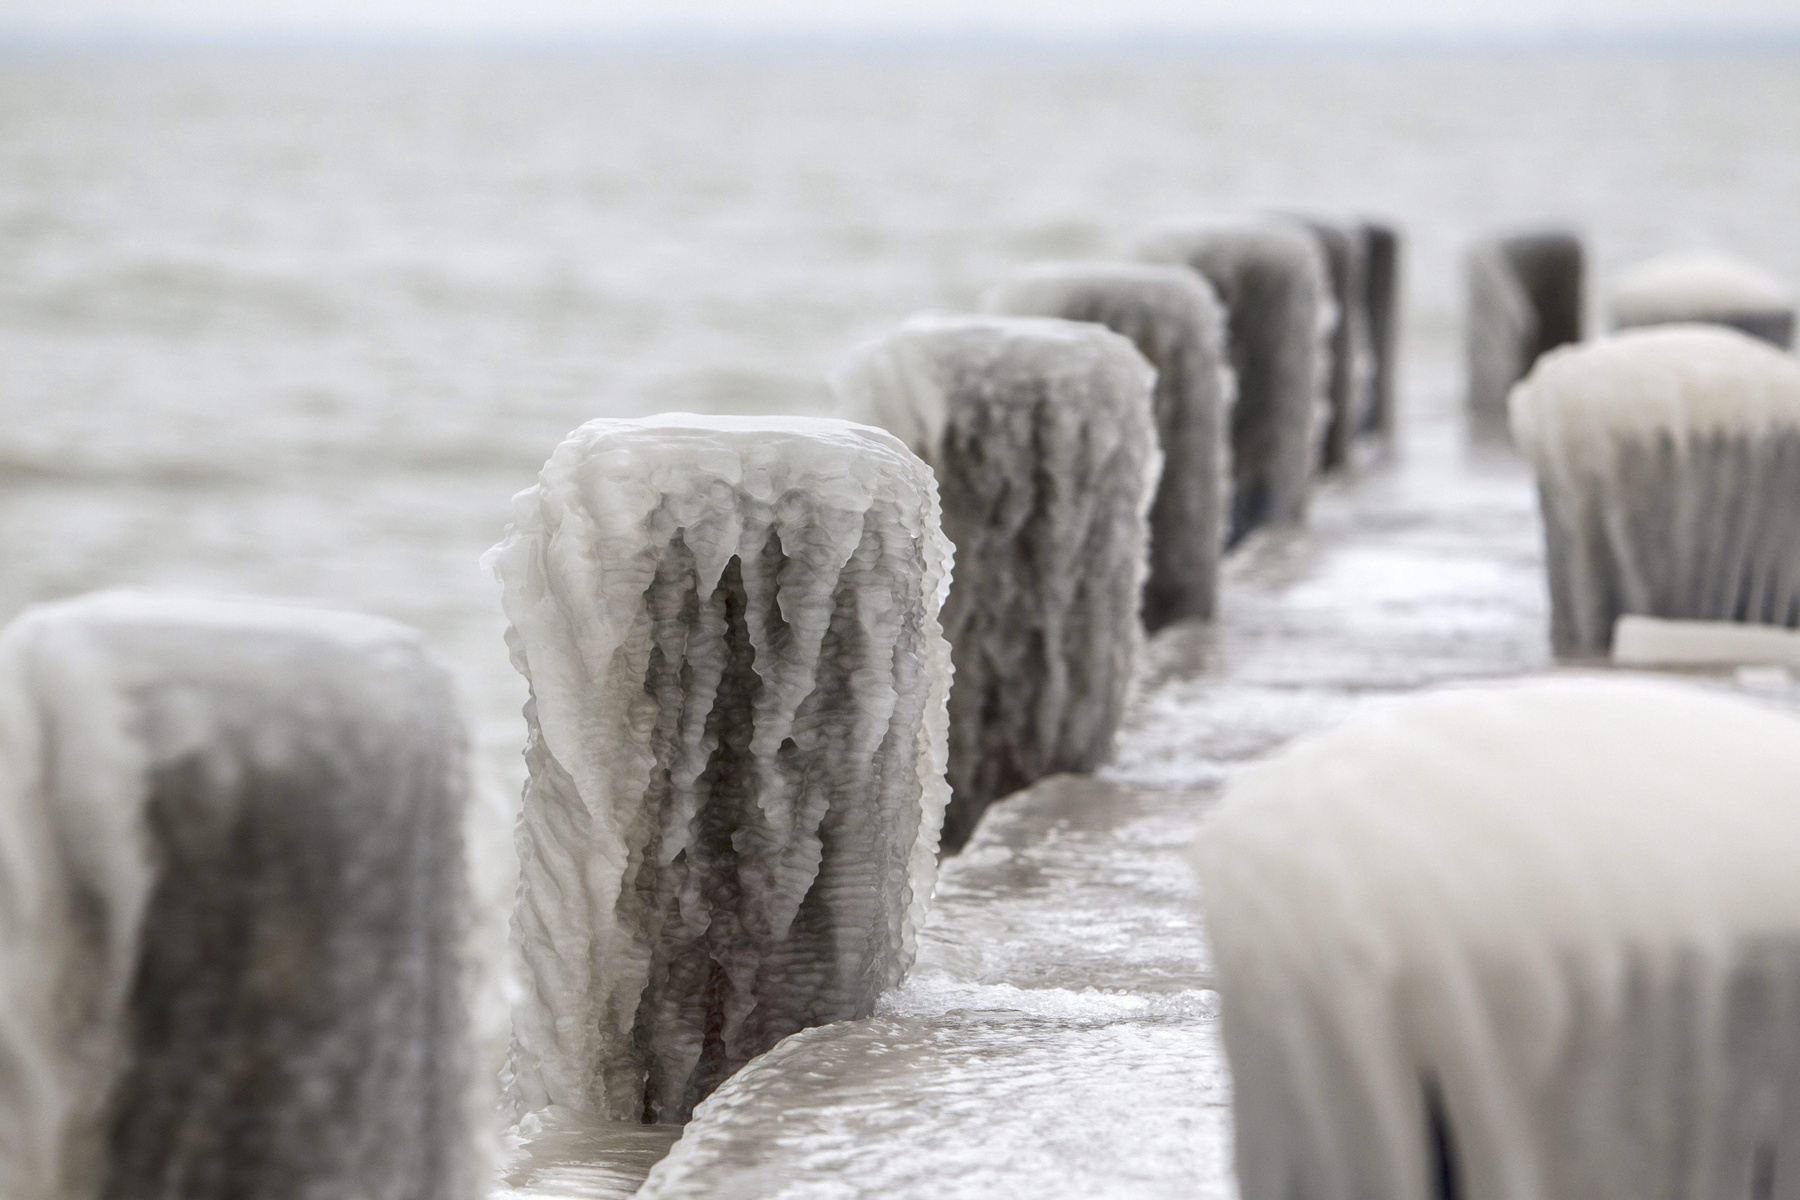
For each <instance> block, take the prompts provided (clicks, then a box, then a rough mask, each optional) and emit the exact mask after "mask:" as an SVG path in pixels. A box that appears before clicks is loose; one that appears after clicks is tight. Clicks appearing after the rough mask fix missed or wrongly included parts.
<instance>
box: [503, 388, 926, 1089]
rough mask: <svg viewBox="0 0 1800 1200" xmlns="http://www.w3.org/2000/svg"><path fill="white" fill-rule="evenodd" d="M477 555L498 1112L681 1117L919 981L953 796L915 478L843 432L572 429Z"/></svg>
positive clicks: (865, 432) (893, 450)
mask: <svg viewBox="0 0 1800 1200" xmlns="http://www.w3.org/2000/svg"><path fill="white" fill-rule="evenodd" d="M489 562H490V564H491V566H492V568H493V569H494V570H495V571H496V573H497V574H498V575H499V577H500V580H501V582H502V584H503V585H504V602H505V606H506V614H507V616H508V618H509V619H510V620H511V622H512V627H511V630H510V631H509V633H508V644H509V645H510V646H511V648H512V653H513V661H514V663H515V665H517V667H518V668H519V670H520V671H521V672H522V673H524V674H525V676H526V677H527V678H528V679H529V680H530V682H531V697H532V698H531V702H530V704H529V705H528V706H527V708H526V710H525V711H526V718H527V722H528V725H529V727H530V741H529V743H528V746H527V749H526V761H527V764H528V765H529V767H530V781H529V783H528V784H527V786H526V790H525V806H524V815H523V817H522V819H521V824H520V827H519V835H518V841H519V849H520V858H521V862H520V869H521V872H522V875H521V880H520V885H519V900H518V907H517V911H516V915H515V917H514V936H515V939H516V942H517V946H518V953H519V955H520V958H521V961H522V965H523V971H524V975H525V978H524V985H525V986H524V998H523V999H522V1001H521V1002H520V1004H519V1006H518V1008H517V1010H516V1012H515V1016H514V1043H513V1066H512V1070H513V1095H512V1103H513V1107H514V1109H515V1111H516V1112H517V1113H518V1114H519V1115H520V1116H523V1115H526V1114H528V1113H531V1112H534V1111H536V1110H539V1109H542V1108H545V1107H546V1106H549V1105H558V1106H561V1107H563V1108H566V1109H571V1110H574V1111H576V1112H580V1113H588V1114H593V1115H596V1116H600V1117H605V1118H611V1119H614V1120H626V1121H639V1120H642V1121H655V1122H669V1123H674V1122H681V1121H685V1120H687V1118H688V1117H689V1115H690V1114H691V1113H692V1111H693V1108H694V1105H695V1104H697V1103H698V1102H699V1101H700V1100H702V1099H703V1098H705V1096H706V1095H707V1094H708V1093H709V1092H711V1091H712V1089H713V1088H714V1087H716V1086H717V1085H718V1084H719V1083H720V1082H722V1081H723V1080H724V1079H725V1078H726V1077H727V1076H729V1075H730V1074H731V1073H732V1072H733V1071H735V1070H736V1069H737V1068H739V1067H740V1066H742V1065H743V1064H744V1063H745V1062H747V1061H749V1060H750V1059H751V1058H752V1057H754V1056H755V1055H757V1054H760V1053H762V1052H763V1051H765V1050H767V1049H769V1048H770V1047H771V1046H773V1045H774V1044H775V1043H776V1042H778V1041H780V1040H781V1039H782V1038H784V1037H786V1036H787V1035H788V1034H790V1033H794V1032H796V1031H798V1030H800V1029H804V1028H807V1027H809V1026H812V1025H819V1024H823V1023H825V1022H829V1021H837V1020H845V1019H851V1018H858V1017H866V1016H868V1015H869V1014H870V1013H871V1012H872V1011H873V1009H874V1005H875V999H876V997H877V996H878V995H879V994H880V993H881V991H882V990H883V989H885V988H887V987H888V986H890V985H892V984H894V983H896V982H898V981H899V979H900V978H901V976H902V975H903V974H904V973H905V971H906V970H907V968H908V967H909V966H911V964H912V958H913V953H914V944H915V937H916V934H917V932H918V928H919V924H920V922H921V920H922V919H923V916H924V913H925V909H926V906H927V904H928V903H929V902H930V899H931V888H932V881H933V879H934V878H935V874H936V860H937V834H938V825H939V822H940V820H941V819H942V816H943V810H944V803H945V800H946V799H947V797H948V788H947V787H946V785H945V783H944V753H945V750H944V739H945V720H946V718H945V709H944V704H945V694H946V692H947V690H948V687H949V682H950V680H949V665H950V652H949V647H948V646H947V645H946V644H945V642H944V638H943V635H942V633H941V632H940V630H939V626H938V608H939V605H940V604H941V603H942V601H943V597H944V592H945V589H946V587H947V586H948V583H949V577H948V572H949V566H950V548H949V545H948V543H947V542H946V541H945V539H944V535H943V533H942V532H941V530H940V529H939V526H938V501H937V489H936V486H935V484H934V483H933V481H932V477H931V472H930V470H929V469H928V468H927V467H926V466H925V464H924V463H922V462H920V461H919V460H918V459H917V458H916V457H914V456H913V455H912V454H911V453H910V452H909V451H908V450H907V449H906V447H905V446H903V445H901V444H900V442H899V441H897V440H896V439H894V438H893V437H891V436H890V435H888V434H886V433H884V432H882V431H880V430H878V429H870V428H867V427H864V426H859V425H852V424H850V423H848V422H845V421H832V420H805V419H797V418H779V417H743V418H725V417H695V416H688V415H685V414H672V415H665V416H660V417H646V418H644V419H642V420H629V421H628V420H614V421H593V422H590V423H589V424H587V425H584V426H582V427H581V428H580V429H578V430H576V431H575V432H574V433H573V434H571V435H570V436H569V437H568V439H567V440H566V441H564V442H563V443H562V445H560V446H559V447H557V449H556V452H555V453H554V454H553V455H551V457H550V461H549V462H548V463H546V464H545V466H544V470H543V474H542V475H541V476H540V478H539V481H538V484H537V486H536V487H534V488H532V489H530V490H528V491H526V492H523V493H521V494H520V496H519V497H518V499H517V500H516V502H515V514H514V523H513V525H512V527H511V529H510V530H509V531H508V533H507V536H506V540H505V541H503V542H502V543H501V544H500V545H499V546H497V547H496V548H495V549H494V550H493V551H492V552H491V554H490V557H489Z"/></svg>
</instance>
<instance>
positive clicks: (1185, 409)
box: [983, 263, 1237, 632]
mask: <svg viewBox="0 0 1800 1200" xmlns="http://www.w3.org/2000/svg"><path fill="white" fill-rule="evenodd" d="M983 306H984V307H985V308H986V309H987V310H988V311H989V312H996V313H1014V314H1019V315H1033V314H1035V315H1039V316H1047V317H1064V318H1067V319H1068V320H1071V321H1095V322H1098V323H1099V324H1101V325H1105V326H1106V327H1107V328H1109V329H1111V330H1113V331H1114V332H1116V333H1121V334H1123V335H1125V336H1126V337H1128V338H1130V339H1131V341H1132V343H1133V344H1134V345H1136V346H1137V348H1138V352H1139V353H1141V354H1142V355H1143V356H1144V357H1145V358H1146V359H1148V360H1149V362H1150V365H1151V366H1153V367H1155V368H1156V393H1155V402H1156V435H1157V442H1158V444H1159V445H1160V446H1161V448H1162V453H1163V471H1162V482H1161V483H1160V484H1159V485H1158V486H1157V491H1156V501H1155V503H1153V504H1152V505H1151V506H1150V579H1149V581H1148V582H1147V583H1145V585H1144V610H1143V615H1144V628H1145V629H1146V630H1148V631H1151V632H1154V631H1156V630H1158V629H1160V628H1162V627H1163V626H1164V625H1167V624H1168V623H1169V622H1171V621H1182V620H1194V619H1206V618H1209V617H1211V616H1212V614H1213V601H1214V597H1215V595H1216V594H1217V592H1218V572H1219V555H1220V553H1221V552H1222V551H1223V550H1224V546H1225V513H1226V511H1227V506H1228V505H1229V504H1230V488H1231V442H1230V429H1231V424H1230V421H1231V406H1232V402H1233V401H1234V399H1235V398H1236V395H1237V380H1236V378H1235V377H1234V376H1233V375H1232V371H1231V360H1230V352H1229V350H1228V348H1227V346H1226V341H1225V309H1224V306H1223V305H1221V304H1220V303H1219V298H1218V296H1217V295H1216V294H1215V293H1214V292H1213V290H1212V287H1211V286H1210V285H1209V284H1208V283H1207V282H1206V280H1205V279H1203V278H1201V277H1200V276H1198V275H1196V274H1195V273H1194V272H1193V271H1190V270H1188V269H1186V268H1184V267H1158V266H1150V265H1147V264H1143V263H1075V264H1044V265H1041V266H1037V267H1033V268H1031V269H1029V270H1026V271H1023V272H1021V273H1019V274H1018V275H1016V276H1015V277H1013V278H1012V279H1009V280H1007V281H1006V282H1005V283H1002V284H1000V285H999V286H997V287H995V288H994V289H993V290H992V291H990V292H989V293H988V294H987V297H986V300H985V301H984V305H983Z"/></svg>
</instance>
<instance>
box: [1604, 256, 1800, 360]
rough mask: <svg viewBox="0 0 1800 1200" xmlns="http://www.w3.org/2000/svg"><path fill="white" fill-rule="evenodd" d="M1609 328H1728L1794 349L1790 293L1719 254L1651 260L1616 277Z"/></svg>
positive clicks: (1792, 305) (1742, 264)
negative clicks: (1682, 325) (1697, 325)
mask: <svg viewBox="0 0 1800 1200" xmlns="http://www.w3.org/2000/svg"><path fill="white" fill-rule="evenodd" d="M1612 316H1613V324H1614V325H1615V326H1616V327H1617V328H1620V329H1629V328H1631V327H1633V326H1638V325H1669V324H1677V323H1683V322H1704V323H1707V324H1713V325H1729V326H1731V327H1732V328H1734V329H1741V330H1743V331H1744V332H1745V333H1747V334H1749V335H1750V336H1751V337H1757V338H1761V339H1762V340H1763V341H1765V342H1770V343H1772V344H1774V345H1777V346H1780V347H1782V348H1783V349H1786V348H1788V347H1790V346H1792V345H1793V344H1794V294H1793V293H1792V292H1790V291H1789V290H1788V289H1787V288H1785V287H1783V286H1782V284H1781V281H1780V280H1778V279H1775V278H1774V277H1773V276H1771V275H1769V274H1768V273H1766V272H1764V271H1760V270H1758V269H1757V268H1755V267H1753V266H1751V265H1749V264H1748V263H1742V262H1738V261H1737V260H1736V259H1732V258H1727V257H1725V256H1723V255H1718V254H1672V255H1668V256H1666V257H1663V258H1654V259H1651V260H1650V261H1649V262H1647V263H1644V264H1643V265H1641V266H1639V267H1636V268H1635V269H1633V270H1631V271H1628V272H1626V273H1625V274H1624V275H1621V276H1620V277H1619V281H1618V283H1616V284H1615V285H1614V286H1613V291H1612Z"/></svg>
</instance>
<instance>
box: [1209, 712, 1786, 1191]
mask: <svg viewBox="0 0 1800 1200" xmlns="http://www.w3.org/2000/svg"><path fill="white" fill-rule="evenodd" d="M1796 794H1800V720H1796V719H1795V717H1794V716H1793V715H1791V714H1788V713H1784V712H1781V711H1779V710H1777V709H1774V708H1765V707H1762V706H1761V705H1760V704H1758V703H1755V702H1752V701H1748V700H1744V699H1739V698H1736V697H1731V696H1727V695H1721V694H1718V693H1716V692H1712V691H1705V690H1701V689H1699V688H1695V687H1692V686H1684V685H1676V684H1672V683H1668V682H1646V681H1641V680H1640V681H1621V680H1606V681H1601V680H1593V679H1585V680H1584V679H1563V680H1559V681H1551V682H1545V681H1541V680H1540V681H1534V682H1530V683H1525V684H1512V685H1498V686H1496V685H1487V686H1483V687H1468V688H1463V689H1445V690H1441V691H1438V692H1435V693H1426V694H1421V695H1415V696H1412V697H1409V698H1407V699H1405V700H1399V701H1389V702H1387V703H1386V704H1383V705H1377V706H1374V708H1373V711H1369V712H1366V713H1365V714H1363V715H1361V716H1360V717H1355V718H1352V719H1351V720H1350V721H1348V722H1346V723H1345V724H1343V725H1342V726H1339V727H1338V728H1337V729H1335V730H1333V731H1330V732H1328V733H1325V734H1323V735H1316V736H1313V737H1310V738H1307V739H1303V740H1302V741H1299V742H1296V743H1294V744H1292V745H1291V746H1290V747H1289V748H1288V749H1286V750H1284V751H1283V752H1281V753H1280V754H1279V755H1278V756H1277V757H1276V758H1274V759H1272V760H1270V761H1269V762H1267V763H1266V764H1264V765H1262V766H1260V767H1258V768H1253V769H1252V770H1250V771H1248V772H1246V773H1245V774H1244V775H1243V776H1241V777H1240V779H1239V780H1238V781H1237V782H1236V783H1235V785H1234V786H1233V787H1232V788H1231V789H1230V791H1229V792H1228V794H1227V796H1226V798H1225V799H1224V800H1223V801H1222V803H1221V807H1220V809H1219V811H1218V812H1217V813H1216V814H1215V815H1214V816H1213V817H1212V818H1211V819H1210V821H1209V823H1208V825H1207V826H1205V827H1204V828H1203V830H1202V833H1201V837H1200V839H1199V841H1198V844H1197V858H1198V862H1199V866H1200V870H1201V883H1202V888H1203V890H1204V893H1205V896H1206V916H1207V926H1208V932H1209V933H1210V935H1211V938H1212V944H1213V949H1214V952H1215V954H1216V956H1217V961H1218V966H1219V977H1220V980H1221V989H1220V990H1221V995H1222V1000H1223V1009H1222V1017H1223V1021H1224V1035H1225V1046H1226V1051H1227V1053H1228V1055H1229V1057H1230V1062H1231V1071H1232V1077H1233V1084H1234V1088H1235V1107H1236V1113H1235V1115H1236V1129H1237V1169H1238V1179H1239V1183H1240V1186H1241V1188H1242V1195H1243V1196H1244V1198H1245V1200H1288V1198H1290V1197H1294V1196H1313V1197H1355V1196H1382V1197H1390V1198H1391V1200H1442V1198H1447V1197H1466V1198H1468V1200H1502V1198H1513V1197H1540V1198H1542V1200H1613V1198H1616V1200H1638V1198H1640V1197H1644V1196H1663V1197H1676V1198H1680V1197H1693V1198H1695V1200H1700V1198H1712V1197H1725V1196H1750V1197H1766V1196H1771V1195H1774V1194H1777V1193H1775V1192H1774V1191H1773V1190H1772V1185H1774V1184H1775V1183H1776V1181H1777V1180H1780V1179H1783V1178H1786V1177H1787V1174H1788V1172H1789V1170H1790V1168H1791V1156H1792V1154H1793V1153H1794V1152H1795V1149H1796V1147H1795V1143H1794V1140H1793V1139H1794V1137H1795V1134H1796V1129H1797V1126H1796V1124H1795V1120H1796V1112H1797V1111H1800V1052H1797V1051H1800V1047H1797V1046H1796V1043H1795V1039H1794V1036H1793V1028H1794V1023H1795V1021H1796V1019H1800V875H1796V873H1795V871H1794V867H1793V864H1794V862H1795V861H1796V858H1797V856H1800V809H1796V807H1795V805H1794V797H1795V795H1796ZM1783 1186H1784V1190H1783V1192H1781V1193H1779V1194H1786V1193H1785V1186H1786V1185H1783Z"/></svg>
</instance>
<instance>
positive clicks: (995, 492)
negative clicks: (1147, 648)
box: [834, 317, 1162, 850]
mask: <svg viewBox="0 0 1800 1200" xmlns="http://www.w3.org/2000/svg"><path fill="white" fill-rule="evenodd" d="M834 382H835V385H836V388H837V392H838V396H839V399H840V403H841V404H842V406H843V409H844V411H845V412H846V413H847V414H849V415H852V416H855V417H857V418H858V419H862V420H869V421H872V422H874V423H878V424H881V425H885V426H886V427H887V428H889V429H892V430H894V431H895V432H896V433H898V434H900V435H901V436H903V437H905V438H907V439H908V440H909V441H910V442H911V443H912V444H913V446H914V447H915V449H917V450H918V451H919V452H920V454H921V457H923V458H925V459H926V461H928V462H930V463H931V464H932V466H933V467H934V468H935V469H936V471H937V478H938V485H939V487H940V488H942V491H943V504H944V532H945V533H946V534H947V535H949V538H950V540H951V542H953V543H954V544H955V546H956V581H955V586H953V587H952V588H951V590H950V598H949V600H948V602H947V603H946V604H945V607H944V632H945V634H946V636H948V637H949V639H950V645H951V647H952V648H953V653H954V655H955V662H956V687H955V688H954V689H952V690H951V693H950V760H949V779H950V784H951V788H952V790H953V794H954V798H953V799H952V801H951V803H950V807H949V809H948V811H947V812H946V814H945V818H944V831H943V844H944V846H945V848H946V849H948V850H955V849H957V848H959V847H960V846H961V845H962V844H963V843H964V842H965V841H967V840H968V837H969V834H970V832H971V831H972V830H973V829H974V827H975V821H976V819H977V818H979V817H980V815H981V811H982V809H984V808H985V807H986V806H987V805H988V804H989V803H990V802H992V801H993V800H996V799H998V798H999V797H1001V796H1004V795H1007V794H1008V793H1010V792H1014V791H1017V790H1018V789H1019V788H1022V787H1025V786H1027V785H1028V784H1030V783H1032V782H1034V781H1035V780H1037V779H1041V778H1043V777H1044V776H1046V775H1051V774H1055V773H1057V772H1062V771H1067V772H1073V773H1083V772H1088V771H1092V770H1093V769H1094V768H1095V767H1097V766H1099V765H1100V764H1101V763H1102V762H1104V761H1106V758H1107V756H1108V754H1109V753H1110V751H1111V749H1112V744H1113V736H1114V734H1115V733H1116V732H1117V730H1118V726H1119V719H1120V717H1121V715H1122V713H1123V710H1124V704H1125V695H1126V689H1127V688H1128V687H1129V685H1130V682H1131V674H1132V669H1133V665H1134V664H1135V662H1136V657H1137V652H1138V647H1139V645H1140V644H1141V643H1142V641H1143V629H1142V626H1141V624H1140V622H1139V620H1138V605H1139V603H1140V598H1141V595H1142V589H1143V584H1144V577H1145V574H1146V568H1147V558H1146V553H1147V543H1148V536H1149V524H1148V520H1147V516H1148V511H1149V508H1150V504H1151V501H1152V499H1153V497H1154V495H1155V491H1156V483H1157V478H1158V474H1159V472H1160V470H1161V466H1162V456H1161V454H1160V452H1159V451H1158V449H1157V446H1156V431H1155V426H1154V422H1153V416H1152V404H1151V388H1152V386H1153V384H1154V382H1155V374H1154V371H1153V370H1152V368H1151V366H1150V364H1149V363H1147V362H1145V361H1144V358H1143V356H1142V355H1140V354H1139V353H1138V352H1137V350H1136V349H1135V348H1133V346H1132V344H1131V343H1130V342H1129V341H1127V340H1126V339H1125V338H1123V337H1120V336H1119V335H1118V334H1116V333H1113V332H1111V331H1110V330H1107V329H1104V328H1102V327H1101V326H1099V325H1094V324H1088V323H1085V322H1074V321H1063V320H1056V319H1052V318H1043V317H920V318H915V319H913V320H911V321H908V322H907V323H905V324H904V325H902V326H901V327H900V328H899V329H898V330H897V331H895V332H894V333H893V334H891V335H889V336H888V337H886V338H884V339H882V340H880V341H877V342H874V343H871V344H869V345H867V346H864V347H862V348H860V349H859V350H858V351H857V352H856V354H855V356H854V357H853V358H852V360H851V361H850V362H849V363H848V364H847V365H846V367H845V368H844V369H843V370H842V371H841V372H840V373H839V375H838V377H837V378H836V380H835V381H834Z"/></svg>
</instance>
